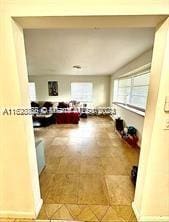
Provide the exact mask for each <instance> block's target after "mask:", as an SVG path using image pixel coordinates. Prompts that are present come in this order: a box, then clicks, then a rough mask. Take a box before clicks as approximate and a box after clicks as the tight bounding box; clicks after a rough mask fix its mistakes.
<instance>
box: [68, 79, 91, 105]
mask: <svg viewBox="0 0 169 222" xmlns="http://www.w3.org/2000/svg"><path fill="white" fill-rule="evenodd" d="M92 97H93V84H92V83H91V82H73V83H71V98H72V100H76V101H80V102H91V101H92Z"/></svg>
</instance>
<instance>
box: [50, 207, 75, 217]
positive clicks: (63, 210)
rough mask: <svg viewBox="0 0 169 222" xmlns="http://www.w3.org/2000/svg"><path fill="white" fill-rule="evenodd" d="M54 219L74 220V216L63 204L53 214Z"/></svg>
mask: <svg viewBox="0 0 169 222" xmlns="http://www.w3.org/2000/svg"><path fill="white" fill-rule="evenodd" d="M52 219H58V220H73V217H72V216H71V214H70V213H69V211H68V209H67V208H66V206H65V205H63V206H62V207H61V208H59V209H58V210H57V211H56V213H55V214H54V215H53V216H52Z"/></svg>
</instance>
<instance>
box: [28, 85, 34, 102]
mask: <svg viewBox="0 0 169 222" xmlns="http://www.w3.org/2000/svg"><path fill="white" fill-rule="evenodd" d="M28 87H29V98H30V100H31V101H36V89H35V83H34V82H29V83H28Z"/></svg>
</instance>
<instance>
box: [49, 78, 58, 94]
mask: <svg viewBox="0 0 169 222" xmlns="http://www.w3.org/2000/svg"><path fill="white" fill-rule="evenodd" d="M48 92H49V96H58V82H57V81H48Z"/></svg>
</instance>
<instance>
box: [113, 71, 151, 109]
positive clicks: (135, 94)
mask: <svg viewBox="0 0 169 222" xmlns="http://www.w3.org/2000/svg"><path fill="white" fill-rule="evenodd" d="M149 77H150V71H145V72H143V73H139V74H135V75H131V76H129V77H125V78H120V79H117V80H115V81H114V96H113V102H117V103H121V104H123V105H129V106H132V107H135V108H138V109H141V110H145V108H146V102H147V94H148V86H149Z"/></svg>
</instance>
